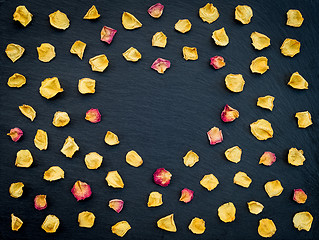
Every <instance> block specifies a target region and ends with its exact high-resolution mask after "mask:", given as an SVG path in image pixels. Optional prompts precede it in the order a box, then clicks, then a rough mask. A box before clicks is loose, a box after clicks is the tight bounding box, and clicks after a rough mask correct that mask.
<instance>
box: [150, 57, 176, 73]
mask: <svg viewBox="0 0 319 240" xmlns="http://www.w3.org/2000/svg"><path fill="white" fill-rule="evenodd" d="M170 67H171V62H170V61H169V60H166V59H163V58H158V59H156V60H155V61H154V62H153V64H152V66H151V68H152V69H154V70H156V71H157V72H158V73H164V72H165V70H166V69H167V68H170Z"/></svg>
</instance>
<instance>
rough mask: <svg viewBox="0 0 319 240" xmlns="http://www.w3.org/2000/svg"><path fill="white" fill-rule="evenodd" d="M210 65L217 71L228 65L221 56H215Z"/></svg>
mask: <svg viewBox="0 0 319 240" xmlns="http://www.w3.org/2000/svg"><path fill="white" fill-rule="evenodd" d="M210 65H211V66H213V67H214V68H215V69H220V68H222V67H224V66H225V65H226V63H225V60H224V58H223V57H221V56H215V57H212V58H210Z"/></svg>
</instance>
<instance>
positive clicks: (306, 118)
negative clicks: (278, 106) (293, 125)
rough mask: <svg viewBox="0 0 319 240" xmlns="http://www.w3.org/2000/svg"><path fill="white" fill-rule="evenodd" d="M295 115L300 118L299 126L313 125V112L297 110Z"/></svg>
mask: <svg viewBox="0 0 319 240" xmlns="http://www.w3.org/2000/svg"><path fill="white" fill-rule="evenodd" d="M295 117H296V118H297V119H298V127H299V128H307V127H309V126H310V125H312V121H311V114H310V113H309V112H308V111H305V112H297V113H296V115H295Z"/></svg>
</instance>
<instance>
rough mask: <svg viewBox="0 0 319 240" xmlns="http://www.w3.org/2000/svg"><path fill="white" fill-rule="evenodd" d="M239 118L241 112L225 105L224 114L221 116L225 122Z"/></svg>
mask: <svg viewBox="0 0 319 240" xmlns="http://www.w3.org/2000/svg"><path fill="white" fill-rule="evenodd" d="M238 117H239V112H238V111H237V110H236V109H235V108H232V107H231V106H229V105H227V104H226V105H225V107H224V110H223V111H222V114H221V116H220V118H221V119H222V120H223V122H232V121H234V120H235V119H236V118H238Z"/></svg>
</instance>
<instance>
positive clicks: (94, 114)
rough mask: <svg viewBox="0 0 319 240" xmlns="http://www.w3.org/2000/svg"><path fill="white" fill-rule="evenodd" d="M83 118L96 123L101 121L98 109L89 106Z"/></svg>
mask: <svg viewBox="0 0 319 240" xmlns="http://www.w3.org/2000/svg"><path fill="white" fill-rule="evenodd" d="M85 119H86V120H88V121H89V122H91V123H98V122H100V121H101V114H100V112H99V109H97V108H91V109H90V110H88V111H87V112H86V115H85Z"/></svg>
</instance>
